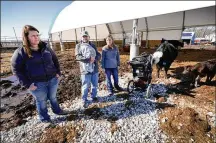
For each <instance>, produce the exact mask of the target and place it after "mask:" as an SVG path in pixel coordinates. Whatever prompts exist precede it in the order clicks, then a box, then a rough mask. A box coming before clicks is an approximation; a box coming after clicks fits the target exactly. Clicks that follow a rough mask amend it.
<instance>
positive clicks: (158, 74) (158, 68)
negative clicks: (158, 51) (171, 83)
mask: <svg viewBox="0 0 216 143" xmlns="http://www.w3.org/2000/svg"><path fill="white" fill-rule="evenodd" d="M156 68H157V78H159V76H160V69H161V68H160V66H159V65H156Z"/></svg>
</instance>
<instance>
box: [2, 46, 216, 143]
mask: <svg viewBox="0 0 216 143" xmlns="http://www.w3.org/2000/svg"><path fill="white" fill-rule="evenodd" d="M144 51H145V52H147V53H153V52H154V51H155V50H154V49H141V50H140V53H141V52H144ZM100 52H101V51H100ZM11 55H12V52H11V51H10V52H5V53H1V66H2V65H6V63H2V61H4V60H5V61H7V60H8V59H9V58H8V56H11ZM57 55H58V58H59V62H60V66H61V70H62V76H63V80H62V81H61V82H60V85H59V89H58V100H59V102H60V103H63V102H64V101H66V100H73V99H75V98H80V93H81V91H80V87H81V82H80V72H79V66H78V63H77V62H75V61H74V59H75V56H74V49H68V50H66V51H64V52H60V51H57ZM120 57H121V66H120V68H119V75H120V76H122V75H123V74H124V73H125V72H131V68H130V67H129V66H128V65H127V61H128V60H129V53H126V52H122V51H121V56H120ZM213 58H215V50H200V49H182V50H180V52H179V55H178V57H177V59H176V60H175V61H174V63H173V64H172V65H171V68H170V70H169V71H168V74H169V78H168V79H164V71H161V75H160V79H157V78H156V69H155V67H153V74H152V75H153V79H152V83H157V82H158V81H163V82H164V83H165V84H166V85H168V86H169V97H170V99H171V100H172V101H173V102H174V103H175V104H176V106H175V107H163V108H161V113H160V121H161V124H160V127H161V129H162V130H163V131H164V133H166V134H167V135H168V136H169V137H170V138H169V140H168V141H170V142H171V139H172V140H175V141H176V142H185V143H186V142H194V141H195V142H201V143H202V142H207V141H209V142H213V139H212V136H213V135H214V133H215V128H214V127H213V124H212V122H210V121H208V117H207V116H206V115H207V114H208V113H209V112H212V113H213V114H214V115H215V85H216V81H215V78H214V79H213V82H212V84H211V85H206V84H205V83H204V81H205V78H203V79H202V80H201V81H202V84H201V86H200V87H198V88H193V87H191V86H190V85H189V84H187V83H181V82H180V78H181V77H182V75H181V72H182V71H183V67H184V66H187V65H194V64H196V63H198V62H201V61H206V60H209V59H213ZM3 69H4V70H2V68H1V75H2V76H6V75H11V73H10V72H4V71H8V69H5V68H3ZM99 71H100V72H99V82H101V81H103V80H105V76H104V73H103V71H102V69H101V67H100V68H99ZM4 73H5V74H4ZM170 79H172V81H175V82H171V80H170ZM3 84H4V83H2V84H1V87H2V85H3ZM9 87H10V86H9ZM5 88H8V87H5ZM12 93H13V92H11V93H8V95H7V96H11V95H12ZM2 96H5V94H4V95H1V98H2ZM164 101H165V100H164V99H158V102H164ZM30 105H32V97H31V96H30V95H28V96H27V98H26V101H25V103H21V104H19V105H17V106H15V107H9V106H7V105H6V108H5V109H4V110H3V109H2V108H1V114H2V115H5V114H6V113H7V114H8V113H10V112H14V113H15V114H13V115H12V116H10V117H9V118H6V119H2V118H1V125H2V126H1V130H7V129H9V128H11V127H15V126H18V125H21V124H23V123H24V121H23V119H24V118H26V117H28V116H33V115H35V114H36V111H35V108H33V107H32V106H30ZM21 106H24V107H22V108H23V109H26V107H28V108H27V109H29V110H22V115H23V116H20V115H21V113H20V112H17V110H18V109H19V108H18V107H21ZM27 111H28V112H29V111H31V112H33V114H25V112H27ZM23 113H24V114H23ZM16 116H17V117H19V122H18V121H16V120H17V118H15V117H16ZM22 121H23V122H22ZM6 124H9V125H7V126H5V125H6ZM64 130H65V129H62V128H60V127H59V129H58V132H59V134H62V136H67V135H66V133H65V131H64ZM67 130H73V131H74V130H75V129H74V128H71V129H67ZM113 130H115V127H114V125H113ZM51 132H52V131H51V130H50V131H49V130H48V131H47V133H48V134H49V133H50V134H51ZM54 136H55V135H54ZM71 136H73V137H75V136H76V135H75V134H73V135H71ZM47 137H48V136H47ZM68 138H70V137H68ZM42 140H43V141H42ZM41 141H42V142H46V138H45V137H44V136H43V137H41ZM53 142H55V141H53Z"/></svg>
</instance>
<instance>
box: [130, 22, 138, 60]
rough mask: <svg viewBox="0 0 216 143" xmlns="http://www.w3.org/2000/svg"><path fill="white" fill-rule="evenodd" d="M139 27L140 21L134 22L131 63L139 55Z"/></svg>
mask: <svg viewBox="0 0 216 143" xmlns="http://www.w3.org/2000/svg"><path fill="white" fill-rule="evenodd" d="M137 25H138V19H134V20H133V32H132V43H131V45H130V61H131V60H132V59H133V58H134V57H135V56H138V55H139V48H138V46H137V40H136V38H137V37H136V36H137V34H136V33H137Z"/></svg>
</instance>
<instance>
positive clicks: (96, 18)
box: [50, 1, 215, 41]
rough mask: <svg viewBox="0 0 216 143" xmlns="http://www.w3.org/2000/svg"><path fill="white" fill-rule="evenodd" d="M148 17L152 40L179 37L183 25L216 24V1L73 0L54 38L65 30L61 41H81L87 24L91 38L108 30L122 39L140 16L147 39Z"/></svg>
mask: <svg viewBox="0 0 216 143" xmlns="http://www.w3.org/2000/svg"><path fill="white" fill-rule="evenodd" d="M183 11H185V13H184V12H183ZM184 14H185V16H183V15H184ZM145 17H146V18H147V25H148V31H149V32H148V39H149V40H159V39H161V38H162V37H163V38H167V39H180V38H181V33H182V27H183V24H184V26H185V27H194V26H205V25H215V2H214V1H74V2H72V3H71V4H70V5H69V6H67V7H66V8H65V9H64V10H62V11H61V13H60V14H59V15H58V16H57V18H56V20H55V22H54V24H53V27H52V28H51V31H50V33H52V39H53V40H54V41H55V40H59V37H58V34H57V33H56V32H60V31H63V32H62V40H76V39H78V40H79V39H80V32H81V27H85V30H87V31H88V32H89V34H90V37H91V39H99V40H100V39H103V38H105V37H106V36H107V35H108V34H109V30H110V32H111V33H112V34H113V35H114V37H115V39H122V38H123V34H122V33H123V31H124V32H126V33H131V32H132V25H133V19H138V28H137V30H138V32H140V33H141V32H143V34H142V35H143V36H142V39H143V40H145V38H146V31H147V27H146V26H147V25H146V19H145ZM183 17H184V22H183ZM120 21H121V23H122V26H121V24H120ZM106 24H107V25H108V27H109V29H108V27H107V25H106ZM95 27H96V29H95ZM122 28H123V29H122ZM75 29H76V30H75ZM96 30H97V37H96V32H95V31H96ZM75 33H77V34H75Z"/></svg>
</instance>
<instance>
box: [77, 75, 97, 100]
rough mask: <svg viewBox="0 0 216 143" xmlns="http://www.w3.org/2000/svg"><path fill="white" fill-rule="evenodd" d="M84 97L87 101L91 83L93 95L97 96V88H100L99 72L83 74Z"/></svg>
mask: <svg viewBox="0 0 216 143" xmlns="http://www.w3.org/2000/svg"><path fill="white" fill-rule="evenodd" d="M81 80H82V99H83V100H84V101H87V97H88V89H89V87H90V85H92V92H91V97H92V98H94V97H96V96H97V89H98V73H91V74H82V75H81Z"/></svg>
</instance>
